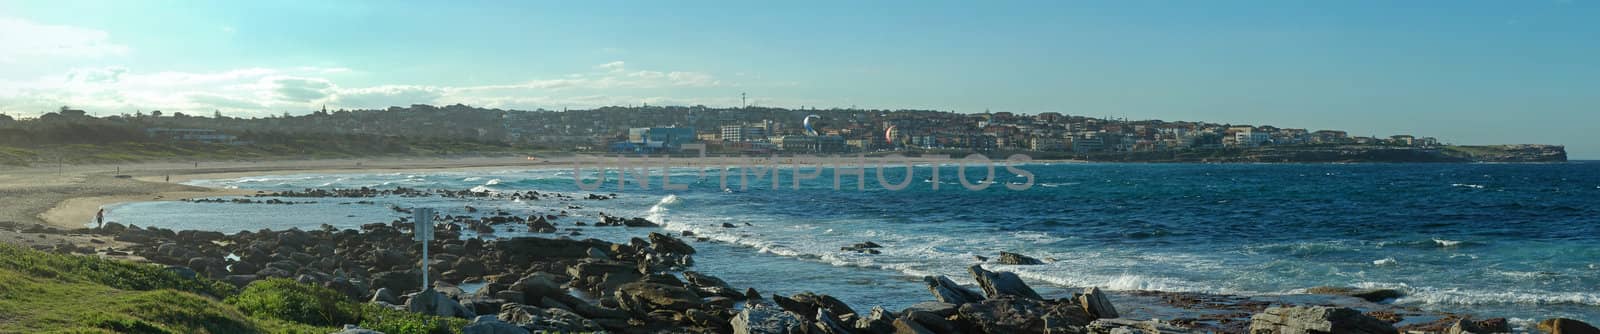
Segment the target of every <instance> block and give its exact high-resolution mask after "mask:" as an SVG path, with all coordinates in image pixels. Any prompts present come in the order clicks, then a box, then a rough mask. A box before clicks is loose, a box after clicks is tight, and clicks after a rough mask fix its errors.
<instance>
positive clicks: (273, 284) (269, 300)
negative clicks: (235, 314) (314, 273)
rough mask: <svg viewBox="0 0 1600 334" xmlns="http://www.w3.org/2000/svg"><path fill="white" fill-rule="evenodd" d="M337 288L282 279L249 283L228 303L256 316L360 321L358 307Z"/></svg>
mask: <svg viewBox="0 0 1600 334" xmlns="http://www.w3.org/2000/svg"><path fill="white" fill-rule="evenodd" d="M344 299H345V297H344V295H341V294H339V293H338V292H336V291H333V290H330V289H327V288H323V287H317V286H311V285H307V284H300V283H298V282H295V281H291V280H288V279H283V278H275V279H269V280H261V281H255V282H252V283H250V285H249V286H246V287H245V288H244V291H242V292H239V294H238V295H235V296H233V297H229V298H228V300H227V302H228V304H232V305H233V306H234V307H238V308H239V311H242V312H244V313H245V314H246V315H250V316H253V317H271V318H277V319H282V320H288V321H293V322H299V323H304V324H310V325H313V326H339V325H343V324H353V323H357V322H358V320H359V319H360V318H359V317H358V314H357V311H356V310H354V309H355V307H353V305H350V304H352V303H350V302H349V301H346V300H344Z"/></svg>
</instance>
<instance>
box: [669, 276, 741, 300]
mask: <svg viewBox="0 0 1600 334" xmlns="http://www.w3.org/2000/svg"><path fill="white" fill-rule="evenodd" d="M683 278H684V279H685V280H688V281H689V287H690V288H694V289H695V292H698V293H700V295H702V296H721V297H727V298H731V299H744V295H743V294H740V293H739V292H738V291H735V290H734V289H733V287H731V286H728V282H724V281H723V280H722V279H720V278H716V277H713V276H710V275H705V274H701V273H699V272H694V271H685V272H683Z"/></svg>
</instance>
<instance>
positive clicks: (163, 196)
mask: <svg viewBox="0 0 1600 334" xmlns="http://www.w3.org/2000/svg"><path fill="white" fill-rule="evenodd" d="M551 164H552V162H551V161H548V160H528V159H527V158H469V159H384V160H303V161H263V162H201V163H199V164H195V163H139V164H125V165H83V166H72V165H68V166H33V167H25V168H16V167H11V168H8V169H5V170H0V222H14V223H17V224H21V225H31V224H44V225H48V226H52V227H56V228H61V229H74V228H81V227H85V226H86V224H88V223H90V222H91V221H92V220H93V218H94V215H95V212H96V211H98V210H99V208H100V207H102V206H104V205H107V204H114V203H120V202H130V201H161V200H180V199H186V198H196V197H206V196H225V195H244V194H250V193H252V192H249V191H241V190H236V189H212V188H204V187H195V186H188V185H183V184H182V182H185V181H189V180H193V179H196V178H227V177H241V176H248V175H271V174H285V173H326V172H376V171H406V170H440V169H471V168H488V167H501V168H503V167H533V166H550V165H551Z"/></svg>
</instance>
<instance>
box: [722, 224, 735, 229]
mask: <svg viewBox="0 0 1600 334" xmlns="http://www.w3.org/2000/svg"><path fill="white" fill-rule="evenodd" d="M737 227H739V226H737V225H733V223H722V228H737Z"/></svg>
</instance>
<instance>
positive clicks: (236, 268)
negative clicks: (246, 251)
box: [228, 262, 261, 275]
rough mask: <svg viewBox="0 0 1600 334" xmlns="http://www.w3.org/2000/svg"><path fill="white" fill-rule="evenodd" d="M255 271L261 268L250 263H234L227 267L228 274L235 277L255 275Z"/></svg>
mask: <svg viewBox="0 0 1600 334" xmlns="http://www.w3.org/2000/svg"><path fill="white" fill-rule="evenodd" d="M257 271H261V268H259V267H256V265H255V264H251V263H250V262H234V263H233V264H232V265H229V266H228V272H230V273H233V274H236V275H246V274H255V273H256V272H257Z"/></svg>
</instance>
